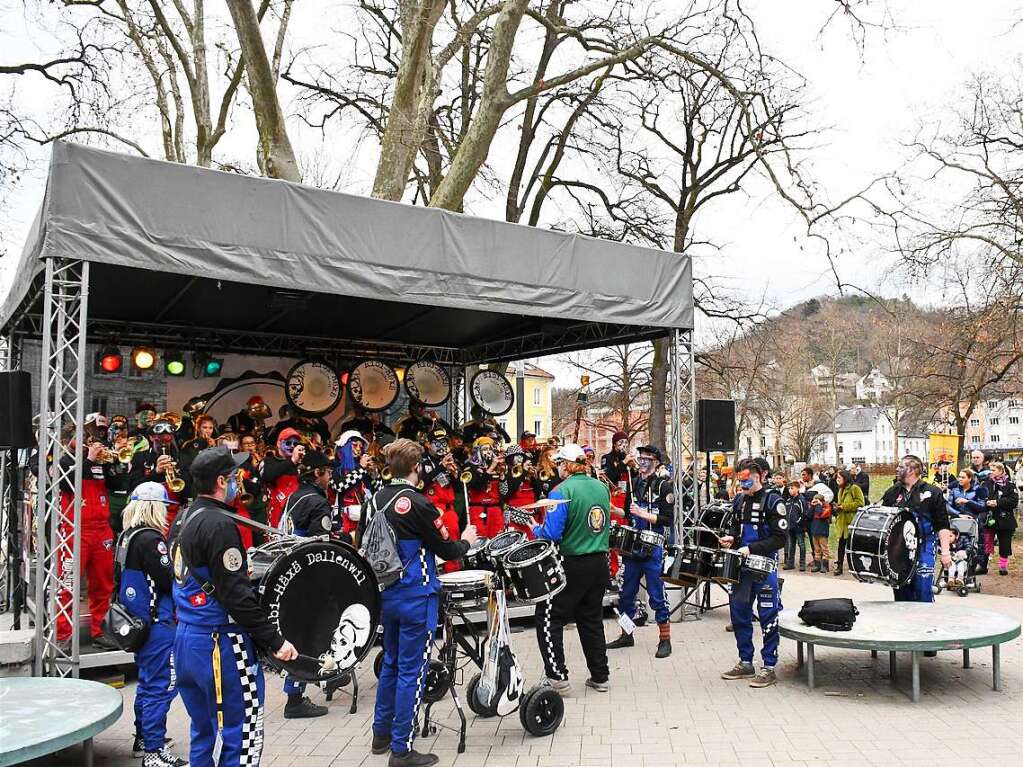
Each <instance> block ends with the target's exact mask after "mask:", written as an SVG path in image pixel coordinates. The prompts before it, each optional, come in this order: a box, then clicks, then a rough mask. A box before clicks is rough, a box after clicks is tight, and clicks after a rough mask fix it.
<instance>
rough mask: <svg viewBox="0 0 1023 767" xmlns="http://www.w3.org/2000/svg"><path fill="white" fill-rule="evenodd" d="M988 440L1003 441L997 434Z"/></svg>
mask: <svg viewBox="0 0 1023 767" xmlns="http://www.w3.org/2000/svg"><path fill="white" fill-rule="evenodd" d="M988 439H989V440H990V441H991V442H1000V441H1001V439H1000V438H999V437H998V435H997V434H992V435H991V436H990V437H988Z"/></svg>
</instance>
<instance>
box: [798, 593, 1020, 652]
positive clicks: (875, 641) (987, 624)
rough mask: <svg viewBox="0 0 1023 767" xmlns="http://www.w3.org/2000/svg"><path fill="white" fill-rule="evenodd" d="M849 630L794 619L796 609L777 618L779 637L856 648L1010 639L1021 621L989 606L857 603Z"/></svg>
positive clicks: (949, 646) (942, 646) (940, 646)
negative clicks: (810, 624)
mask: <svg viewBox="0 0 1023 767" xmlns="http://www.w3.org/2000/svg"><path fill="white" fill-rule="evenodd" d="M856 609H858V610H859V611H860V614H859V615H858V616H856V623H855V624H854V625H853V627H852V630H851V631H826V630H824V629H820V628H815V627H814V626H807V625H806V624H804V623H803V622H802V621H801V620H799V615H798V613H799V611H798V610H784V611H783V612H782V614H781V616H780V617H779V619H778V630H779V631H780V633H781V635H782V636H783V637H787V638H789V639H794V640H796V641H797V642H807V643H810V644H820V645H828V646H830V647H850V648H855V649H860V650H886V651H892V650H902V651H910V650H963V649H968V648H970V647H987V646H989V645H994V644H1001V643H1002V642H1008V641H1009V640H1010V639H1015V638H1016V637H1018V636H1019V635H1020V623H1019V621H1017V620H1016V619H1015V618H1010V617H1009V616H1007V615H1002V614H1001V613H996V612H993V611H991V610H980V609H977V608H975V607H969V606H967V605H959V604H942V603H937V602H858V603H856Z"/></svg>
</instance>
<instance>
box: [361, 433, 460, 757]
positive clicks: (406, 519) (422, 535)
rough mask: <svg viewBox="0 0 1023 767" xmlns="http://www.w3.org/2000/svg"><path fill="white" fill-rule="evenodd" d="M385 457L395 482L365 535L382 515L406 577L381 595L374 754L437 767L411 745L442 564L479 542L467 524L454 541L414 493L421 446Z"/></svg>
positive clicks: (403, 445) (395, 445)
mask: <svg viewBox="0 0 1023 767" xmlns="http://www.w3.org/2000/svg"><path fill="white" fill-rule="evenodd" d="M384 454H385V457H386V460H387V466H388V467H389V468H390V470H391V477H392V479H391V482H390V484H389V485H387V486H386V487H384V488H382V489H381V490H379V491H377V492H376V494H375V495H374V496H373V500H372V501H371V502H370V504H369V508H368V509H367V511H368V514H367V515H365V516H367V517H369V518H370V519H368V520H367V533H368V532H369V524H370V520H371V519H372V517H373V516H375V515H376V514H380V513H383V514H385V515H386V519H387V522H388V523H389V525H390V527H391V530H392V531H393V532H394V538H395V539H396V541H397V545H398V556H399V558H400V559H401V563H402V570H401V577H400V578H399V579H398V580H397V581H395V582H394V583H393V584H392V585H390V586H388V587H387V588H385V589H384V591H383V593H382V594H381V602H382V605H381V625H382V626H383V630H384V636H383V649H384V659H383V664H382V665H381V668H380V679H379V681H378V683H377V697H376V706H375V708H374V710H373V742H372V745H371V749H372V751H373V753H374V754H386V753H387V752H388V750H390V752H391V756H390V757H389V759H388V762H387V764H388V767H429V765H432V764H436V763H437V756H436V755H435V754H421V753H419V752H418V751H414V750H413V749H412V740H413V738H414V737H415V720H416V715H417V713H418V711H419V704H420V702H421V701H422V697H423V689H424V688H425V686H426V670H427V666H428V664H429V660H430V650H431V649H432V647H433V635H434V631H435V630H436V628H437V621H438V613H439V610H440V590H441V585H440V579H439V578H438V577H437V557H440V558H441V559H443V560H446V561H451V560H455V559H461V558H462V557H463V556H465V553H466V552H467V551H468V550H469V546H470V545H471V544H473V543H475V542H476V528H474V527H473V526H472V525H468V526H467V527H466V528H465V532H463V533H462V540H460V541H456V540H452V539H451V535H450V533H449V532H448V529H447V527H445V525H444V521H443V519H442V518H441V514H440V512H439V511H438V510H437V507H436V506H434V505H433V504H432V503H431V502H430V501H429V500H428V499H427V497H426V496H425V495H423V494H422V493H421V492H419V490H417V489H416V486H417V485H418V484H419V475H420V473H421V471H422V466H421V464H420V461H421V460H422V457H423V448H422V447H420V446H419V445H418V444H417V443H415V442H413V441H412V440H410V439H397V440H395V441H394V442H392V443H391V444H390V445H387V446H386V447H385V448H384ZM364 542H365V541H364Z"/></svg>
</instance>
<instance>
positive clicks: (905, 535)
mask: <svg viewBox="0 0 1023 767" xmlns="http://www.w3.org/2000/svg"><path fill="white" fill-rule="evenodd" d="M902 539H903V540H904V541H905V542H906V551H908V552H909V558H910V559H912V560H914V561H915V560H916V550H917V547H918V546H919V542H918V541H917V539H916V525H915V524H913V522H910V521H906V522H904V523H903V525H902Z"/></svg>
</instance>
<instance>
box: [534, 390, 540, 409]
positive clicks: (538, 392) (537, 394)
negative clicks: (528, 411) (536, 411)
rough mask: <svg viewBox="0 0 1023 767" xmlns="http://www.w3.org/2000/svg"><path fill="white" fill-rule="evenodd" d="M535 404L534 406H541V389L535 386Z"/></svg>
mask: <svg viewBox="0 0 1023 767" xmlns="http://www.w3.org/2000/svg"><path fill="white" fill-rule="evenodd" d="M533 404H534V405H539V404H540V387H539V386H534V387H533Z"/></svg>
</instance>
